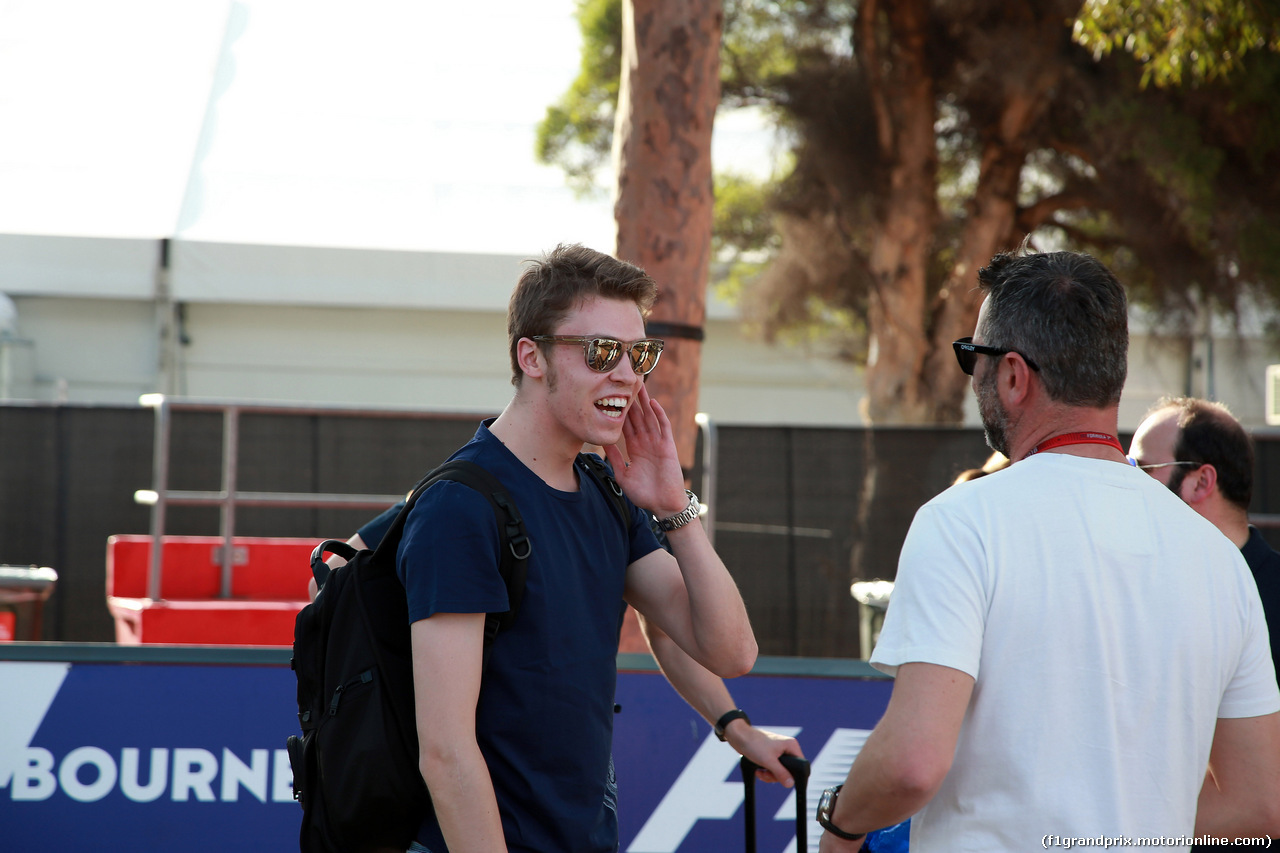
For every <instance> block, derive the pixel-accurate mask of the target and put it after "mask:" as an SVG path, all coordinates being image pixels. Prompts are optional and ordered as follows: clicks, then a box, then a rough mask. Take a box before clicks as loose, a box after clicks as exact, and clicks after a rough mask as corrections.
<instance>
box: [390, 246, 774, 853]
mask: <svg viewBox="0 0 1280 853" xmlns="http://www.w3.org/2000/svg"><path fill="white" fill-rule="evenodd" d="M656 291H657V285H656V284H655V283H654V281H653V279H652V278H650V277H649V276H648V275H646V274H645V273H644V271H643V270H640V269H638V268H637V267H635V266H632V265H631V264H627V263H624V262H621V261H618V260H615V259H614V258H611V257H609V256H607V255H604V254H601V253H599V252H595V251H592V250H590V249H586V248H583V247H581V246H561V247H557V248H556V249H555V250H554V251H553V252H551V253H549V254H548V255H547V256H546V257H544V258H542V259H540V260H538V261H536V262H531V263H530V264H529V265H528V266H527V267H526V269H525V270H524V272H523V274H522V275H521V276H520V279H519V281H518V282H517V284H516V288H515V291H514V293H513V294H512V297H511V302H510V306H509V310H508V315H507V326H508V337H509V341H510V357H511V366H512V384H513V385H515V389H516V390H515V395H514V398H513V399H512V401H511V402H510V403H509V404H508V405H507V407H506V409H505V410H504V411H503V412H502V414H501V415H500V416H499V417H498V418H496V419H494V420H492V421H487V422H485V423H483V424H482V425H481V426H480V428H479V430H478V431H477V432H476V435H475V438H474V439H472V441H471V442H469V443H468V444H467V445H465V446H464V447H463V448H462V449H461V450H459V451H458V452H457V453H456V454H455V457H461V458H465V459H469V460H471V461H472V462H475V463H476V464H478V465H480V466H481V467H483V468H485V469H487V470H488V471H489V472H490V473H492V474H494V475H495V476H496V477H497V478H498V479H499V480H500V481H501V482H502V483H503V486H504V487H505V489H506V490H507V491H508V493H509V495H510V496H511V498H512V500H513V501H514V503H515V504H516V506H517V507H518V508H519V511H520V513H521V515H522V516H523V518H524V521H525V525H526V528H527V530H528V535H529V539H530V542H531V543H532V552H531V555H530V557H529V560H528V564H527V573H528V576H527V581H526V585H525V592H524V599H523V602H522V603H521V606H520V610H519V613H518V616H517V618H516V619H515V621H514V624H513V625H512V626H511V627H510V628H509V629H507V630H504V631H502V632H501V633H499V634H498V636H497V638H496V640H495V641H494V643H493V645H492V646H491V648H490V651H489V656H488V660H487V663H485V662H483V660H482V658H483V650H484V622H485V614H486V613H490V612H499V613H500V612H504V611H506V610H507V609H508V602H507V594H506V588H505V586H504V584H503V582H502V580H501V577H500V575H499V571H498V562H499V560H498V553H497V551H498V548H499V537H498V531H497V527H496V522H495V520H494V515H493V511H492V510H491V508H490V506H489V504H488V501H487V500H486V498H484V497H483V496H481V495H479V494H478V493H476V492H474V491H472V490H471V489H469V488H467V487H465V486H462V485H460V484H457V483H452V482H447V481H446V482H441V483H439V484H437V485H435V486H432V487H431V488H430V489H429V490H427V491H426V492H425V493H424V494H423V495H422V497H420V498H419V500H418V502H417V503H416V504H415V506H414V508H413V510H412V511H411V512H410V514H409V516H408V518H407V521H406V525H405V530H404V535H403V538H402V540H401V544H400V548H399V551H398V561H397V562H398V570H399V574H400V577H401V580H402V581H403V582H404V584H405V588H406V591H407V593H408V599H409V620H410V622H411V628H410V632H411V638H412V649H413V666H414V678H415V687H416V688H417V689H416V698H415V702H416V709H417V722H418V736H419V741H420V759H419V764H420V766H421V769H422V775H423V778H424V779H425V780H426V782H427V787H428V789H429V790H430V792H431V798H432V802H433V805H434V814H433V815H432V816H430V817H429V818H428V819H427V820H425V821H424V823H423V824H422V827H421V828H420V830H419V833H418V837H417V840H416V841H415V842H414V843H413V845H412V846H411V847H410V850H412V851H424V850H425V851H430V853H446V851H447V853H480V851H483V853H492V851H495V850H505V851H522V852H523V851H528V852H529V853H533V851H574V853H579V851H580V853H606V851H610V852H611V851H616V850H617V845H618V825H617V813H616V812H617V805H616V796H617V788H616V785H615V783H614V779H613V767H612V761H611V757H610V756H611V747H612V729H613V715H614V704H613V702H614V689H615V686H616V680H617V672H616V652H617V643H618V629H619V625H620V621H621V617H622V612H623V608H624V607H625V604H626V603H630V604H631V605H633V606H634V607H635V608H636V610H637V611H639V613H640V614H641V615H642V616H643V617H644V618H645V620H646V621H647V623H649V624H651V625H653V626H655V628H656V629H657V630H658V631H660V632H661V634H662V635H664V636H665V637H667V638H670V642H671V643H673V644H674V645H675V646H676V647H678V649H679V650H681V653H682V654H683V655H687V659H682V660H687V661H688V662H690V663H696V667H695V669H696V670H697V673H698V676H697V677H695V678H693V679H692V680H686V681H685V682H683V683H684V684H685V685H686V686H688V685H703V686H705V685H706V684H707V680H708V679H709V680H710V681H713V682H715V684H716V685H717V686H718V687H719V691H718V692H715V693H714V695H715V696H721V697H727V693H726V692H724V688H723V685H722V684H720V683H719V682H718V679H716V676H720V677H733V676H738V675H742V674H743V673H745V672H747V671H748V670H750V668H751V666H752V665H753V663H754V661H755V656H756V643H755V638H754V636H753V635H752V632H751V626H750V624H749V623H748V620H747V615H746V610H745V607H744V606H743V603H742V598H741V596H740V595H739V593H738V590H737V587H736V586H735V584H734V581H733V578H732V577H730V575H729V573H728V571H727V570H726V569H725V567H724V564H723V563H722V562H721V561H720V559H719V557H717V556H716V553H715V551H714V550H713V549H712V548H711V545H710V543H709V541H708V539H707V536H706V533H705V532H704V531H703V529H702V525H701V522H700V521H699V519H698V509H699V504H698V500H697V498H696V497H695V496H694V495H693V494H692V493H691V492H686V490H685V487H684V476H683V474H682V472H681V469H680V462H679V459H678V457H677V455H676V447H675V442H674V440H673V438H672V432H671V424H670V423H669V421H668V420H667V416H666V414H665V413H664V412H663V410H662V406H661V405H659V404H658V403H657V401H655V400H653V399H652V398H650V397H649V395H648V393H647V391H646V390H645V384H644V377H645V375H646V374H648V373H649V372H650V371H651V370H653V369H654V367H656V366H657V364H658V360H659V357H660V356H661V354H662V348H663V343H662V341H661V340H658V339H654V338H649V337H646V335H645V322H644V317H645V314H646V313H647V312H648V310H649V307H650V306H651V305H652V303H653V300H654V297H655V295H656ZM624 443H625V444H624ZM584 444H592V445H599V446H601V447H604V448H605V452H606V455H607V456H608V459H609V462H610V463H611V464H612V468H613V473H614V475H615V477H616V480H617V483H618V484H619V485H620V486H621V488H622V490H623V491H624V492H625V494H626V497H627V498H628V499H629V501H628V507H629V509H630V524H629V526H628V529H626V530H625V531H624V530H623V525H621V524H620V523H619V519H618V516H617V513H616V511H615V509H614V506H613V504H612V503H611V498H610V497H609V496H607V495H606V494H605V493H604V491H603V487H602V484H601V482H600V481H599V480H598V479H596V478H594V477H592V476H591V475H590V474H589V473H587V472H586V471H585V470H583V468H582V466H583V464H584V463H582V462H581V461H579V460H578V459H577V457H578V453H579V451H580V450H581V448H582V447H583V445H584ZM623 446H624V447H625V452H624V450H623V449H622V447H623ZM637 506H643V507H646V508H648V509H650V510H652V511H653V512H654V514H655V515H656V516H657V518H658V524H659V526H660V527H661V529H662V530H664V531H665V532H666V536H667V539H668V543H669V546H670V548H671V553H668V552H667V551H665V550H663V549H662V548H661V547H659V544H658V541H657V539H656V538H655V535H654V533H653V531H652V530H651V529H650V524H649V518H648V516H647V515H646V514H645V513H644V512H642V511H641V510H639V509H637ZM482 671H483V680H482ZM672 678H673V681H676V680H679V679H678V676H676V675H673V676H672ZM685 695H686V696H687V697H689V698H690V700H691V702H694V703H698V702H702V704H706V702H705V701H704V700H707V697H706V696H697V695H694V696H691V695H690V694H689V693H685ZM717 713H722V712H721V711H719V710H718V709H717ZM721 722H722V725H720V726H717V733H718V734H719V733H721V730H722V729H723V728H724V727H726V726H732V728H731V729H729V730H728V732H727V733H726V736H728V737H730V738H732V737H735V735H734V733H733V732H734V731H735V730H741V729H743V728H744V727H746V726H747V721H746V720H745V715H744V714H742V713H741V712H740V711H738V712H737V713H736V715H730V714H726V715H725V716H724V717H721ZM739 734H741V732H740V731H739ZM788 740H789V739H788ZM790 742H791V743H794V741H790ZM775 745H776V744H775ZM778 751H781V747H780V746H779V748H778ZM758 763H762V762H758ZM767 763H768V764H769V765H770V766H777V767H778V772H779V774H784V773H785V771H784V770H782V769H781V766H780V765H778V764H777V761H776V754H774V755H771V756H770V757H769V759H768V762H767Z"/></svg>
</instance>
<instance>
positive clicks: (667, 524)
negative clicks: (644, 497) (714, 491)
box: [658, 489, 702, 533]
mask: <svg viewBox="0 0 1280 853" xmlns="http://www.w3.org/2000/svg"><path fill="white" fill-rule="evenodd" d="M684 493H685V494H686V495H688V496H689V505H688V506H687V507H685V508H684V512H678V513H676V514H675V515H673V516H671V517H670V518H659V519H658V529H659V530H661V531H663V532H664V533H666V532H669V531H672V530H679V529H680V528H681V527H684V526H685V525H686V524H688V523H689V522H691V521H693V520H694V519H695V518H697V517H698V514H699V513H701V512H702V504H700V503H698V496H697V495H695V494H694V493H693V492H691V491H689V490H688V489H685V490H684Z"/></svg>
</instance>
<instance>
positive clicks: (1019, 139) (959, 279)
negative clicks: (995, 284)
mask: <svg viewBox="0 0 1280 853" xmlns="http://www.w3.org/2000/svg"><path fill="white" fill-rule="evenodd" d="M1046 18H1047V20H1049V21H1051V22H1053V21H1055V20H1056V19H1055V18H1053V17H1050V16H1048V15H1046ZM1039 36H1040V37H1039V39H1035V40H1032V41H1031V42H1030V43H1029V44H1028V49H1027V56H1029V57H1034V58H1035V59H1033V60H1032V64H1031V68H1030V69H1029V70H1026V71H1024V73H1018V74H1012V73H1011V74H1009V75H1008V76H1007V77H1006V78H1005V84H1004V85H1005V90H1004V93H1003V103H1002V104H1001V109H1000V118H999V121H998V122H996V123H995V125H994V127H993V130H992V132H991V134H990V136H989V137H988V139H987V140H986V143H985V145H984V146H983V151H982V161H981V163H980V164H979V171H978V183H977V186H976V188H975V189H974V194H973V200H972V201H971V202H970V205H969V216H968V219H967V220H966V222H965V226H964V233H963V235H962V237H961V242H960V247H959V252H958V253H957V256H956V262H955V264H954V265H953V266H952V267H951V271H950V273H949V274H948V276H947V280H946V282H945V283H944V284H943V286H942V289H941V290H940V291H939V293H938V301H937V306H936V309H935V312H934V313H935V317H934V323H933V334H932V340H931V344H932V345H931V347H930V350H929V354H928V357H927V358H926V359H925V360H924V372H923V373H922V375H921V384H922V387H923V391H924V394H925V398H926V399H927V400H928V401H929V412H928V420H929V421H930V422H933V423H944V424H960V423H961V422H962V421H963V420H964V401H965V398H966V396H967V395H968V393H969V377H967V376H965V375H964V374H963V373H962V372H961V371H960V370H959V369H958V368H957V366H956V361H955V356H954V355H953V354H952V350H951V342H952V341H954V340H956V339H958V338H961V337H964V336H965V335H971V334H973V330H974V325H975V323H976V322H977V319H978V309H979V308H980V307H981V305H982V295H981V291H979V290H978V270H980V269H981V268H982V267H984V266H986V265H987V263H988V262H989V261H990V260H991V258H992V256H993V255H995V254H996V253H997V252H1002V251H1010V250H1012V249H1015V248H1017V245H1018V243H1019V242H1021V240H1022V236H1023V235H1021V234H1019V233H1017V215H1018V191H1019V189H1020V187H1021V183H1022V167H1023V165H1024V164H1025V163H1026V159H1027V151H1028V149H1029V146H1030V143H1029V139H1030V136H1031V133H1032V131H1033V130H1034V126H1035V124H1036V123H1037V122H1038V121H1039V120H1040V118H1041V116H1042V115H1043V114H1044V111H1045V109H1046V108H1047V105H1048V104H1050V103H1052V96H1051V90H1052V88H1053V87H1054V86H1055V85H1057V83H1058V80H1059V78H1060V64H1059V60H1058V59H1057V56H1056V53H1055V48H1056V44H1055V43H1056V42H1057V41H1059V40H1060V38H1061V36H1060V34H1059V33H1058V31H1057V29H1056V27H1055V26H1054V25H1053V24H1052V23H1051V24H1050V25H1049V26H1042V27H1041V28H1040V29H1039ZM1037 44H1038V49H1037Z"/></svg>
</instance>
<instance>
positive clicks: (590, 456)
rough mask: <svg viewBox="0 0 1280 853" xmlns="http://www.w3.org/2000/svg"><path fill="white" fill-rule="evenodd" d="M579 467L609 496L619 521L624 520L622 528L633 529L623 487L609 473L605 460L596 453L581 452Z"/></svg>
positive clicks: (625, 529)
mask: <svg viewBox="0 0 1280 853" xmlns="http://www.w3.org/2000/svg"><path fill="white" fill-rule="evenodd" d="M578 467H580V468H581V469H582V470H584V471H586V472H587V473H588V474H590V475H591V478H592V479H593V480H595V481H596V482H597V483H598V484H599V485H600V488H601V490H603V491H604V493H605V496H606V497H608V498H609V503H610V504H612V505H613V511H614V512H616V513H617V514H618V521H620V522H622V529H623V530H624V531H629V530H630V529H631V511H630V510H628V509H627V497H626V495H624V494H623V493H622V487H621V486H619V485H618V481H617V480H615V479H613V474H611V473H609V467H608V466H607V465H605V464H604V460H603V459H601V458H600V457H599V456H596V455H595V454H594V453H579V454H578Z"/></svg>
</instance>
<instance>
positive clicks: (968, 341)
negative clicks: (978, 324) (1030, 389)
mask: <svg viewBox="0 0 1280 853" xmlns="http://www.w3.org/2000/svg"><path fill="white" fill-rule="evenodd" d="M951 348H952V349H953V350H955V351H956V361H958V362H960V369H961V370H963V371H964V372H965V373H966V374H967V375H969V376H972V375H973V368H974V367H975V366H976V365H977V363H978V356H980V355H1004V354H1005V353H1010V352H1012V353H1017V354H1018V355H1021V356H1022V360H1023V361H1025V362H1026V363H1027V367H1030V368H1031V369H1032V370H1036V371H1038V370H1039V369H1040V366H1039V365H1037V364H1036V363H1035V362H1034V361H1032V360H1031V359H1029V358H1027V357H1026V356H1025V355H1022V353H1020V352H1018V351H1017V350H1016V349H1005V348H1003V347H988V346H983V345H982V344H975V343H974V342H973V338H972V337H967V338H961V339H960V340H958V341H955V342H954V343H952V344H951Z"/></svg>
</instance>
